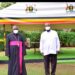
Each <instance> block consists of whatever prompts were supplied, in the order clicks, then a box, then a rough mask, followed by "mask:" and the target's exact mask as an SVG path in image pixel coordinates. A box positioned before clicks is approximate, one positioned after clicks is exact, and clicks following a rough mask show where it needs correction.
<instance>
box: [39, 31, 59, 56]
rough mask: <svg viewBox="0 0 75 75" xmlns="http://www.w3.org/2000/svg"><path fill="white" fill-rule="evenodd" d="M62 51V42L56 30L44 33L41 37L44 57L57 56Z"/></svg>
mask: <svg viewBox="0 0 75 75" xmlns="http://www.w3.org/2000/svg"><path fill="white" fill-rule="evenodd" d="M59 50H60V40H59V37H58V34H57V32H56V31H55V30H50V32H47V31H44V32H42V34H41V37H40V52H41V53H43V55H48V54H57V51H59Z"/></svg>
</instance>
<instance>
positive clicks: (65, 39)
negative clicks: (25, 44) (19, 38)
mask: <svg viewBox="0 0 75 75" xmlns="http://www.w3.org/2000/svg"><path fill="white" fill-rule="evenodd" d="M20 32H21V33H22V35H23V38H24V39H25V38H30V42H31V47H34V45H35V46H36V47H39V43H36V44H33V43H32V42H39V41H40V35H41V31H30V32H23V31H20ZM57 32H58V36H59V39H60V43H61V47H64V46H65V47H74V46H75V32H65V31H57ZM8 33H10V32H6V35H7V34H8ZM0 34H2V36H0V37H1V38H2V37H3V33H2V32H0ZM3 48H4V43H2V42H0V50H3Z"/></svg>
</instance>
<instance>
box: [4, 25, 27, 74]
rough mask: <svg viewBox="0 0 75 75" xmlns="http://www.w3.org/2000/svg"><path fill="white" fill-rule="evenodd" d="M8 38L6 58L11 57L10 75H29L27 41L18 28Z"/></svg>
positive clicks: (9, 63) (9, 64)
mask: <svg viewBox="0 0 75 75" xmlns="http://www.w3.org/2000/svg"><path fill="white" fill-rule="evenodd" d="M12 29H13V31H12V32H11V33H10V34H8V35H7V36H6V51H5V54H6V56H8V57H9V62H8V75H27V71H26V67H25V62H24V56H25V55H26V47H25V44H24V42H25V40H24V38H23V36H22V35H21V34H20V33H19V29H18V26H16V25H14V26H13V28H12Z"/></svg>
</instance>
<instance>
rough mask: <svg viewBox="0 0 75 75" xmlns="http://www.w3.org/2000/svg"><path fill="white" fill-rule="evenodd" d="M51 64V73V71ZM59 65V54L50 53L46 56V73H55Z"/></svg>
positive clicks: (46, 74) (53, 74) (49, 74)
mask: <svg viewBox="0 0 75 75" xmlns="http://www.w3.org/2000/svg"><path fill="white" fill-rule="evenodd" d="M50 64H51V73H50ZM56 65H57V54H49V55H46V56H44V67H45V75H55V72H56Z"/></svg>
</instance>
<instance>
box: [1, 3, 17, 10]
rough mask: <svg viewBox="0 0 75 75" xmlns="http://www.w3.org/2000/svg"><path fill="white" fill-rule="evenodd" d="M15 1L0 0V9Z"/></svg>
mask: <svg viewBox="0 0 75 75" xmlns="http://www.w3.org/2000/svg"><path fill="white" fill-rule="evenodd" d="M14 3H16V2H0V9H3V8H6V7H8V6H10V5H12V4H14Z"/></svg>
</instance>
